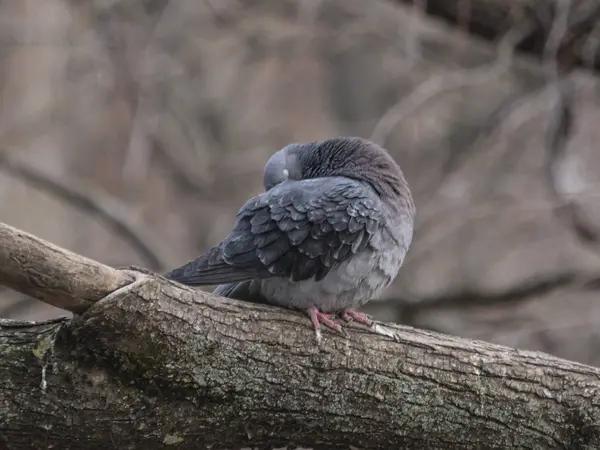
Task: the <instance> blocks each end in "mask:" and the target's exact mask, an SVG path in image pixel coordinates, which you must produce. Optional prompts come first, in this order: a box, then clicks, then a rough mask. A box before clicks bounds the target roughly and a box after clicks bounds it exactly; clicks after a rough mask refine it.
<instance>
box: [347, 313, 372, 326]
mask: <svg viewBox="0 0 600 450" xmlns="http://www.w3.org/2000/svg"><path fill="white" fill-rule="evenodd" d="M341 317H342V319H344V320H345V321H346V322H352V321H354V322H356V323H360V324H363V325H366V326H367V327H369V328H370V327H371V326H373V319H371V317H370V316H368V315H367V314H364V313H359V312H356V311H344V312H343V313H342V315H341Z"/></svg>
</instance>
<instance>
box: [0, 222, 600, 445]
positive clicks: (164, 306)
mask: <svg viewBox="0 0 600 450" xmlns="http://www.w3.org/2000/svg"><path fill="white" fill-rule="evenodd" d="M2 232H3V240H2V243H3V245H4V248H3V250H4V252H3V255H5V254H9V255H14V254H18V255H20V257H22V258H25V259H23V260H20V261H21V262H20V264H21V266H22V267H23V268H24V269H25V268H26V270H27V276H22V277H16V276H12V277H11V278H10V280H11V287H13V288H16V289H18V290H20V291H21V292H40V291H44V289H46V286H45V285H44V284H43V283H44V282H46V280H50V281H49V285H48V286H49V287H52V286H54V284H53V283H54V281H52V280H54V279H55V278H54V277H53V278H50V279H49V278H48V277H47V276H46V275H45V274H47V273H52V274H54V276H55V277H60V278H61V279H68V278H69V277H73V278H74V283H73V284H67V283H65V284H63V285H62V286H63V287H64V292H62V294H61V295H64V296H65V297H72V296H73V295H74V292H75V291H69V289H70V287H71V286H75V287H77V286H82V285H87V284H89V283H92V282H95V283H100V282H101V279H100V278H98V277H97V276H96V272H94V271H92V272H89V273H87V271H86V270H84V267H89V264H90V262H89V260H84V259H81V261H79V260H78V258H79V257H77V256H76V255H73V254H70V257H71V259H70V263H69V265H66V264H64V263H63V262H62V261H63V260H62V257H63V256H62V255H63V253H66V252H65V251H63V250H61V249H59V248H58V247H54V246H51V245H50V244H48V243H45V242H43V241H41V240H40V239H37V238H34V237H33V236H30V235H27V234H26V233H23V232H20V231H18V230H15V229H13V228H10V227H2ZM11 233H12V234H13V235H12V237H11ZM15 243H18V244H19V245H20V247H19V248H13V247H12V246H13V245H14V244H15ZM27 255H31V256H30V257H29V258H28V257H27ZM7 260H9V261H10V260H11V258H8V259H7V258H6V257H5V256H3V260H2V261H1V263H0V280H2V282H4V281H5V280H6V279H8V278H7V274H8V275H10V274H14V272H15V270H16V268H15V265H7V264H6V261H7ZM78 263H81V267H77V264H78ZM96 265H97V266H98V267H101V265H100V264H98V263H95V265H94V267H97V266H96ZM102 270H104V273H106V274H109V275H112V274H114V273H121V274H122V276H123V278H130V279H132V280H133V281H132V282H131V283H129V284H126V285H125V286H121V287H118V288H116V289H115V290H113V291H112V292H110V293H107V295H105V296H104V297H103V298H102V299H101V300H99V301H95V300H96V299H95V298H93V297H89V298H86V299H84V300H85V301H86V302H89V303H93V305H92V306H91V307H90V308H89V309H88V310H87V311H85V313H84V314H82V315H80V316H76V317H75V318H74V319H72V320H66V319H65V320H53V321H50V322H45V323H37V324H33V323H22V322H10V321H2V322H1V327H0V448H8V449H37V448H40V449H41V448H44V449H46V448H50V447H52V448H60V449H106V448H119V449H128V448H144V449H155V448H178V449H198V448H208V447H210V448H228V449H232V448H241V447H250V446H251V447H264V448H270V447H274V446H281V445H289V444H294V445H301V446H304V447H312V448H335V447H344V448H348V446H350V445H352V446H354V447H361V448H404V449H423V448H432V449H437V448H440V449H441V448H443V449H506V448H511V449H548V448H569V449H594V448H599V447H600V408H599V406H598V405H599V404H600V389H599V388H600V381H599V380H600V370H599V369H596V368H593V367H588V366H584V365H581V364H577V363H574V362H569V361H566V360H561V359H558V358H555V357H552V356H550V355H547V354H542V353H534V352H525V351H519V350H515V349H510V348H506V347H500V346H497V345H492V344H487V343H484V342H478V341H468V340H464V339H460V338H455V337H450V336H445V335H441V334H438V333H433V332H426V331H421V330H415V329H412V328H408V327H401V326H396V325H389V324H381V323H378V324H377V325H376V329H375V330H373V331H368V330H365V329H363V328H360V327H359V326H348V327H347V329H348V333H347V335H346V336H341V335H338V334H334V333H326V334H325V335H324V342H323V344H322V345H321V347H317V345H316V343H315V341H314V334H313V332H312V330H311V327H310V325H309V321H308V319H307V318H306V317H305V316H304V314H300V313H295V312H291V311H287V310H283V309H281V308H275V307H270V306H266V305H258V304H252V303H244V302H238V301H233V300H228V299H222V298H217V297H213V296H211V295H209V294H206V293H203V292H201V291H197V290H194V289H192V288H188V287H184V286H182V285H179V284H177V283H173V282H171V281H169V280H166V279H164V278H162V277H161V276H159V275H155V274H152V273H151V272H147V271H143V270H140V271H134V270H122V271H117V270H115V269H111V268H108V267H106V268H103V269H102ZM61 272H62V273H61ZM31 284H35V287H33V288H32V287H31ZM32 289H33V291H32ZM102 289H106V285H105V286H102V287H100V288H99V289H98V290H96V291H89V290H85V289H83V290H82V289H80V290H78V291H77V292H79V293H82V295H83V294H85V293H86V292H99V291H100V290H102ZM39 297H40V298H44V299H45V298H48V297H46V296H43V295H41V296H39ZM374 331H376V332H374Z"/></svg>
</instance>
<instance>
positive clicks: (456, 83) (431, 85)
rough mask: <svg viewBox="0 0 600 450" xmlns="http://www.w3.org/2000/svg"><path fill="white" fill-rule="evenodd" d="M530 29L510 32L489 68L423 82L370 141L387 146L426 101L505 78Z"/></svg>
mask: <svg viewBox="0 0 600 450" xmlns="http://www.w3.org/2000/svg"><path fill="white" fill-rule="evenodd" d="M530 29H531V24H530V23H528V22H523V23H521V24H519V25H516V26H515V28H513V29H511V30H510V31H508V32H507V33H506V34H505V35H504V36H503V37H502V39H500V41H499V43H498V47H497V52H498V56H497V57H496V59H495V60H494V61H493V62H492V63H491V64H490V65H489V66H485V67H481V68H477V69H471V70H458V71H455V72H453V73H451V74H448V73H444V74H441V75H439V76H437V77H434V78H430V79H429V80H427V81H425V82H423V83H422V84H421V85H420V86H419V88H418V89H416V90H414V91H413V92H412V93H411V94H410V95H408V96H407V97H406V98H405V99H403V100H402V101H401V102H399V103H398V104H396V105H394V106H393V107H392V108H390V109H389V110H388V111H387V112H386V113H385V114H384V115H383V116H382V117H381V119H380V120H379V121H378V122H377V124H376V125H375V127H374V129H373V132H372V133H371V137H370V139H371V140H373V141H375V142H378V143H379V144H380V145H384V146H385V145H386V140H387V138H388V136H389V135H390V133H391V132H392V131H393V130H394V128H395V127H396V126H397V125H398V124H399V123H401V122H402V121H403V120H405V119H406V117H407V116H408V115H409V114H411V113H412V112H413V111H415V110H416V109H417V108H419V107H421V106H422V105H423V104H424V103H425V102H427V101H429V100H431V99H433V98H435V97H436V96H438V95H441V94H443V93H447V92H449V91H452V90H455V89H460V88H464V87H467V86H472V85H474V84H478V83H486V82H489V81H490V80H491V79H492V78H494V77H497V76H499V75H501V74H502V73H503V72H504V71H506V70H507V69H508V67H509V63H510V58H511V57H512V55H513V53H514V50H515V45H516V44H517V43H518V42H520V41H521V40H522V39H523V37H524V36H525V35H526V34H527V33H528V32H529V31H530Z"/></svg>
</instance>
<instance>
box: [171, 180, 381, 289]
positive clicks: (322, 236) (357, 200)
mask: <svg viewBox="0 0 600 450" xmlns="http://www.w3.org/2000/svg"><path fill="white" fill-rule="evenodd" d="M381 222H382V213H381V203H380V200H379V198H378V197H377V196H376V195H375V193H374V192H373V191H372V190H371V189H370V188H369V187H367V186H365V185H363V184H361V183H359V182H357V181H355V180H351V179H349V178H344V177H331V178H317V179H310V180H302V181H287V182H284V183H282V184H280V185H278V186H276V187H274V188H273V189H271V190H269V191H268V192H265V193H263V194H261V195H259V196H257V197H254V198H252V199H250V200H248V201H247V202H246V204H245V205H244V206H243V207H242V208H241V209H240V211H239V213H238V216H237V221H236V223H235V226H234V227H233V230H232V231H231V233H230V234H229V236H227V238H225V240H224V241H223V242H221V244H219V245H218V246H216V247H213V248H212V249H210V250H209V251H207V252H206V253H204V254H203V255H202V256H200V257H199V258H198V259H196V260H194V261H191V262H190V263H188V264H186V265H184V266H182V267H180V268H178V269H175V270H173V271H171V272H170V273H169V274H167V277H168V278H170V279H173V280H175V281H178V282H180V283H183V284H189V285H204V284H219V283H232V282H238V281H245V280H250V279H265V278H270V277H285V278H289V279H291V280H293V281H302V280H306V279H309V278H312V277H314V278H315V279H316V281H319V280H321V279H323V277H325V275H327V273H328V272H329V271H330V270H331V269H333V268H334V267H336V266H337V265H339V264H340V263H341V262H343V261H344V260H346V259H347V258H349V257H350V256H351V255H353V254H356V253H359V252H361V251H362V250H364V249H365V247H366V246H367V245H368V243H369V241H370V240H371V238H372V236H373V234H374V233H375V232H376V231H377V229H378V228H379V227H380V226H381Z"/></svg>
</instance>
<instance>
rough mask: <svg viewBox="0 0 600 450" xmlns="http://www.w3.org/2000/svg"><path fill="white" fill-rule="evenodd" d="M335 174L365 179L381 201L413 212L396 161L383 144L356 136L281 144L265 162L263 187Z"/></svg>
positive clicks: (363, 180)
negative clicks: (279, 148) (281, 147)
mask: <svg viewBox="0 0 600 450" xmlns="http://www.w3.org/2000/svg"><path fill="white" fill-rule="evenodd" d="M335 176H343V177H348V178H352V179H356V180H359V181H362V182H365V183H367V184H369V185H370V186H371V187H372V188H373V190H375V192H377V194H378V195H379V196H380V197H381V198H382V200H384V201H387V202H389V203H392V204H401V205H402V206H403V207H405V208H407V209H408V210H410V211H411V212H413V213H414V203H413V199H412V195H411V193H410V189H409V188H408V184H407V182H406V178H405V177H404V173H403V172H402V170H401V169H400V167H399V166H398V164H396V162H395V161H394V159H393V158H392V157H391V156H390V154H389V153H388V152H387V151H386V150H385V149H384V148H383V147H381V146H379V145H377V144H375V143H374V142H371V141H368V140H366V139H363V138H359V137H337V138H332V139H328V140H326V141H320V142H308V143H305V144H290V145H288V146H286V147H284V148H283V149H281V150H279V151H278V152H276V153H275V154H273V156H271V158H270V159H269V161H268V162H267V164H266V165H265V172H264V186H265V189H266V190H269V189H271V188H272V187H273V186H276V185H277V184H279V183H282V182H284V181H286V180H306V179H310V178H321V177H335Z"/></svg>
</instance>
